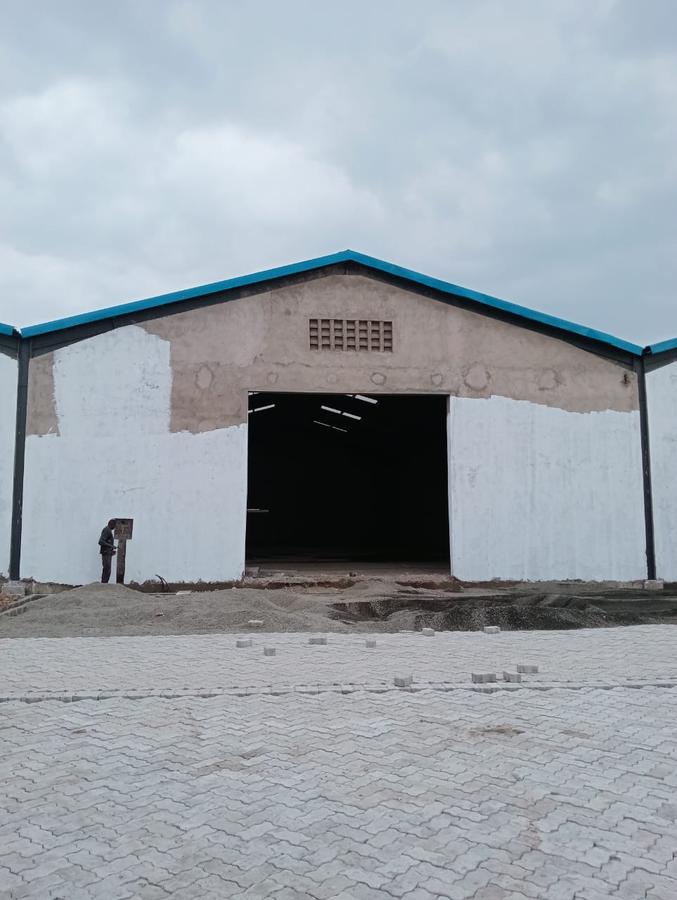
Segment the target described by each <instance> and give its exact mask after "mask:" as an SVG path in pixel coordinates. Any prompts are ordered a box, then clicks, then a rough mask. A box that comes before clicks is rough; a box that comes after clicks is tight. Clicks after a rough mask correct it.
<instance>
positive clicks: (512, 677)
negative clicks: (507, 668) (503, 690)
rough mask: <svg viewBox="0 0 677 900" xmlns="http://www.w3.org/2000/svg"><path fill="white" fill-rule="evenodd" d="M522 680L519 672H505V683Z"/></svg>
mask: <svg viewBox="0 0 677 900" xmlns="http://www.w3.org/2000/svg"><path fill="white" fill-rule="evenodd" d="M521 680H522V676H521V675H520V674H519V672H504V673H503V681H510V682H520V681H521Z"/></svg>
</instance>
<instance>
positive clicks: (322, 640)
mask: <svg viewBox="0 0 677 900" xmlns="http://www.w3.org/2000/svg"><path fill="white" fill-rule="evenodd" d="M308 643H309V644H326V643H327V639H326V637H324V635H321V636H320V635H316V636H315V637H311V638H308Z"/></svg>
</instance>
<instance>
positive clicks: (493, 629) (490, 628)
mask: <svg viewBox="0 0 677 900" xmlns="http://www.w3.org/2000/svg"><path fill="white" fill-rule="evenodd" d="M483 630H484V633H485V634H500V631H501V629H500V628H499V627H498V625H485V626H484V629H483Z"/></svg>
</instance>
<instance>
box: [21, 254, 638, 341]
mask: <svg viewBox="0 0 677 900" xmlns="http://www.w3.org/2000/svg"><path fill="white" fill-rule="evenodd" d="M344 262H355V263H359V264H361V265H363V266H366V267H367V268H370V269H374V270H376V271H379V272H384V273H386V274H388V275H393V276H395V277H397V278H402V279H404V280H405V281H410V282H412V283H415V284H420V285H423V286H424V287H428V288H432V289H433V290H435V291H439V292H440V293H443V294H448V295H450V296H454V297H460V298H463V299H465V300H470V301H471V302H473V303H477V304H479V305H480V306H485V307H489V308H491V309H496V310H499V311H501V312H505V313H509V314H510V315H514V316H517V317H519V318H521V319H526V320H528V321H531V322H535V323H537V324H539V325H547V326H548V327H550V328H556V329H558V330H559V331H564V332H568V333H569V334H575V335H577V336H579V337H583V338H587V339H588V340H593V341H598V342H599V343H601V344H606V345H607V346H610V347H615V348H616V349H618V350H623V351H625V352H626V353H630V354H631V355H633V356H640V355H641V353H642V348H641V347H640V346H639V345H638V344H632V343H630V342H629V341H623V340H621V339H620V338H617V337H614V336H613V335H611V334H607V333H606V332H603V331H596V330H595V329H594V328H588V327H586V326H585V325H578V324H576V323H575V322H569V321H567V320H566V319H560V318H558V317H557V316H550V315H548V314H547V313H541V312H537V311H536V310H533V309H528V308H527V307H525V306H519V305H517V304H516V303H509V302H508V301H507V300H499V299H498V297H492V296H490V295H489V294H481V293H478V292H477V291H471V290H469V289H468V288H464V287H460V286H459V285H457V284H451V283H450V282H447V281H441V280H440V279H438V278H431V277H430V276H428V275H422V274H421V273H420V272H414V271H412V270H411V269H404V268H402V267H401V266H396V265H394V264H393V263H388V262H384V261H383V260H380V259H376V258H375V257H373V256H366V255H365V254H363V253H357V252H356V251H354V250H342V251H340V252H339V253H331V254H329V255H328V256H320V257H317V258H316V259H308V260H305V261H303V262H299V263H293V264H292V265H288V266H280V267H278V268H276V269H266V270H264V271H262V272H254V273H253V274H252V275H243V276H240V277H238V278H229V279H226V280H225V281H215V282H213V283H212V284H205V285H201V286H199V287H194V288H189V289H188V290H184V291H174V292H173V293H171V294H162V295H160V296H158V297H149V298H147V299H146V300H135V301H132V302H131V303H123V304H121V305H119V306H111V307H108V308H107V309H99V310H95V311H94V312H89V313H83V314H82V315H77V316H69V317H68V318H65V319H56V320H54V321H52V322H43V323H42V324H40V325H31V326H29V327H28V328H23V329H22V330H21V334H22V336H23V337H26V338H29V337H35V336H37V335H41V334H48V333H50V332H54V331H63V330H64V329H66V328H73V327H76V326H78V325H86V324H89V323H92V322H100V321H102V320H105V319H112V318H115V317H116V316H124V315H129V314H130V313H134V312H141V311H143V310H147V309H153V308H156V307H159V306H169V305H170V304H172V303H179V302H180V301H182V300H191V299H195V298H196V297H207V296H209V295H210V294H216V293H220V292H222V291H229V290H234V289H235V288H240V287H246V286H247V285H253V284H260V283H261V282H265V281H274V280H275V279H278V278H284V277H285V276H287V275H297V274H301V273H303V272H312V271H313V270H315V269H320V268H322V267H324V266H330V265H334V264H336V263H344Z"/></svg>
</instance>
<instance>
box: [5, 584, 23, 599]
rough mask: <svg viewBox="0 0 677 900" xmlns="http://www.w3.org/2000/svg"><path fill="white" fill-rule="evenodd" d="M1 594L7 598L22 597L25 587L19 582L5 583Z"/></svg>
mask: <svg viewBox="0 0 677 900" xmlns="http://www.w3.org/2000/svg"><path fill="white" fill-rule="evenodd" d="M2 593H3V594H5V595H6V596H7V597H24V596H25V595H26V585H25V584H23V582H21V581H6V582H5V583H4V584H3V586H2Z"/></svg>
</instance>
